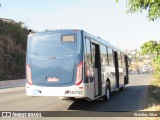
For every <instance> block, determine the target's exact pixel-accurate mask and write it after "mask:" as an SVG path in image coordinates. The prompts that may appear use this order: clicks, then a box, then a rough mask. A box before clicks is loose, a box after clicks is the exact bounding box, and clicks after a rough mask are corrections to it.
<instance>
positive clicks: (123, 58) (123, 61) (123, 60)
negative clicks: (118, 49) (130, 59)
mask: <svg viewBox="0 0 160 120" xmlns="http://www.w3.org/2000/svg"><path fill="white" fill-rule="evenodd" d="M121 55H122V64H123V68H125V67H126V64H125V56H124V54H123V53H121Z"/></svg>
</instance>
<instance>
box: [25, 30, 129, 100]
mask: <svg viewBox="0 0 160 120" xmlns="http://www.w3.org/2000/svg"><path fill="white" fill-rule="evenodd" d="M46 34H47V35H48V34H54V35H53V36H55V37H53V36H52V37H50V35H49V36H48V37H43V40H45V39H46V38H55V40H54V41H55V43H56V40H61V38H62V37H63V35H74V36H75V38H76V41H75V43H61V42H59V43H56V44H55V45H56V46H55V45H54V46H53V47H51V48H54V50H53V54H52V52H50V51H48V52H47V51H45V50H44V48H43V47H44V46H43V44H40V47H39V46H38V47H37V48H36V47H35V48H36V49H35V50H34V49H33V48H34V46H32V45H35V46H36V44H35V43H34V42H32V41H34V40H35V39H34V38H33V39H32V37H34V35H31V36H29V39H28V42H27V56H26V78H27V83H26V94H27V95H28V96H59V97H75V98H85V99H87V100H94V99H96V98H97V97H101V96H104V95H105V94H106V83H107V81H109V82H110V87H111V92H112V91H115V90H117V88H118V89H119V88H120V87H123V86H124V85H125V84H127V83H128V73H127V69H126V68H125V67H124V66H123V68H119V67H118V68H116V67H115V66H109V65H103V64H102V63H101V62H100V57H101V51H100V48H101V45H104V46H106V47H109V48H111V49H112V51H113V57H114V51H115V52H121V53H123V51H122V50H120V49H119V48H117V47H115V46H113V45H111V44H110V43H109V42H107V41H105V40H102V39H101V38H99V37H95V36H93V35H91V34H89V33H87V32H85V31H83V30H55V31H51V32H43V33H37V34H35V36H36V35H42V36H45V35H46ZM86 37H88V38H89V39H91V40H90V42H91V45H92V47H93V46H95V48H96V50H95V52H97V53H99V55H98V57H97V58H96V59H99V60H95V61H94V62H98V64H95V65H96V66H94V65H93V64H92V65H89V64H88V63H87V62H86V57H87V55H86V50H87V49H86ZM66 40H68V37H66ZM37 41H38V42H39V41H41V38H37ZM35 42H36V40H35ZM50 44H51V43H50ZM41 47H42V48H41ZM49 47H50V46H49ZM31 48H32V49H33V50H32V49H31ZM51 48H50V49H51ZM72 49H73V50H72ZM38 50H40V51H39V52H37V51H38ZM41 50H44V51H45V52H44V51H41ZM33 51H34V52H33ZM91 51H92V52H93V49H92V50H91ZM45 54H47V56H44V55H45ZM49 54H51V55H49ZM92 54H93V53H92ZM36 55H38V56H36ZM92 57H93V55H92ZM125 59H127V58H126V57H125ZM114 60H115V59H114ZM125 61H127V60H125ZM117 63H118V62H117ZM80 65H82V66H81V67H79V66H80ZM97 65H98V66H97ZM126 65H127V64H126ZM27 66H29V70H28V68H27ZM127 67H128V66H127ZM80 69H82V71H81V70H80ZM116 69H118V71H119V73H118V74H119V77H118V78H119V79H118V87H117V80H116ZM28 71H30V72H31V75H29V74H28ZM81 72H82V73H81ZM126 74H127V75H126ZM125 76H127V77H126V79H127V80H126V81H124V77H125ZM78 77H80V78H81V79H82V81H81V82H80V83H78V84H76V82H77V78H78ZM30 78H31V79H32V84H30V83H29V81H30V80H29V79H30Z"/></svg>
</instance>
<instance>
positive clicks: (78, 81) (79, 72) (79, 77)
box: [76, 62, 83, 85]
mask: <svg viewBox="0 0 160 120" xmlns="http://www.w3.org/2000/svg"><path fill="white" fill-rule="evenodd" d="M82 68H83V62H80V63H79V64H78V67H77V76H76V85H80V84H81V83H82Z"/></svg>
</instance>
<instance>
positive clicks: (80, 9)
mask: <svg viewBox="0 0 160 120" xmlns="http://www.w3.org/2000/svg"><path fill="white" fill-rule="evenodd" d="M115 1H116V0H25V1H24V0H0V3H1V7H0V18H7V19H13V20H15V21H16V22H24V23H25V26H26V27H27V28H29V29H33V30H37V31H44V30H46V29H49V30H55V29H83V30H85V31H87V32H89V33H91V34H93V35H95V36H99V37H101V38H102V39H105V40H107V41H109V42H110V43H111V44H113V45H115V46H117V47H119V48H121V49H123V50H125V49H139V48H140V46H141V45H142V44H143V43H145V42H147V41H149V40H151V39H152V40H160V26H159V25H160V22H159V21H154V22H149V20H148V19H147V18H146V16H147V12H146V11H144V12H143V13H135V14H131V13H129V14H127V13H126V0H121V1H119V3H118V4H117V3H116V2H115Z"/></svg>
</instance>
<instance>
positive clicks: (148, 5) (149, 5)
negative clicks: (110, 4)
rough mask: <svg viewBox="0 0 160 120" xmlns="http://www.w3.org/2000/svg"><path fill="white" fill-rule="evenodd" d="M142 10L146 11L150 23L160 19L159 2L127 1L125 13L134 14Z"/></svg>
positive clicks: (144, 0) (154, 0)
mask: <svg viewBox="0 0 160 120" xmlns="http://www.w3.org/2000/svg"><path fill="white" fill-rule="evenodd" d="M118 1H119V0H116V2H118ZM143 10H147V11H148V15H147V17H148V19H149V20H150V21H154V20H156V19H158V18H160V0H127V12H130V13H135V12H142V11H143Z"/></svg>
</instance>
